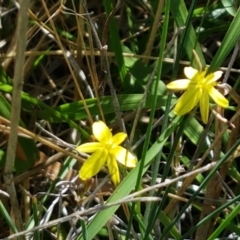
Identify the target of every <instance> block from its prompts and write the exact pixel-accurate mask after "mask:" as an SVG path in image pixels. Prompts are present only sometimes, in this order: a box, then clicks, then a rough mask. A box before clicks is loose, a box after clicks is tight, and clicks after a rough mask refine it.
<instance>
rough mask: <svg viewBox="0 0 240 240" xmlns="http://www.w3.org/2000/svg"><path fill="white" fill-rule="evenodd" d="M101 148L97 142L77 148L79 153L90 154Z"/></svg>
mask: <svg viewBox="0 0 240 240" xmlns="http://www.w3.org/2000/svg"><path fill="white" fill-rule="evenodd" d="M100 148H102V144H101V143H98V142H92V143H84V144H82V145H79V146H78V147H77V150H78V151H79V152H84V153H92V152H95V151H97V150H99V149H100Z"/></svg>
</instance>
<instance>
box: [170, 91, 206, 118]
mask: <svg viewBox="0 0 240 240" xmlns="http://www.w3.org/2000/svg"><path fill="white" fill-rule="evenodd" d="M200 97H201V91H200V89H199V88H194V89H189V90H188V91H186V92H185V93H184V94H183V95H182V96H181V97H180V98H179V99H178V102H177V104H176V106H175V108H174V112H175V114H177V115H179V116H182V115H184V114H186V113H188V112H190V111H191V110H192V109H193V108H194V107H195V106H196V105H197V104H198V101H199V99H200Z"/></svg>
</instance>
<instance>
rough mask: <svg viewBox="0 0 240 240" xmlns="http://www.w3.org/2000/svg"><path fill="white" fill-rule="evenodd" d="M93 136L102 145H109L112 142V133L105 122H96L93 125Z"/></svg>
mask: <svg viewBox="0 0 240 240" xmlns="http://www.w3.org/2000/svg"><path fill="white" fill-rule="evenodd" d="M92 130H93V136H94V137H95V138H96V139H97V140H98V141H99V142H101V143H104V144H105V143H108V142H109V141H111V140H112V133H111V131H110V129H109V128H108V127H107V125H106V124H105V123H104V122H103V121H97V122H94V123H93V125H92Z"/></svg>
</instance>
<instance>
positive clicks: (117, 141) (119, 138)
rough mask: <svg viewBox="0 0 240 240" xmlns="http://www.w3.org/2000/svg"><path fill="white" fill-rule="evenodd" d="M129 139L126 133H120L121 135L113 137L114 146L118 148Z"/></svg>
mask: <svg viewBox="0 0 240 240" xmlns="http://www.w3.org/2000/svg"><path fill="white" fill-rule="evenodd" d="M126 137H127V134H126V133H124V132H120V133H117V134H115V135H114V136H113V138H112V140H113V144H114V145H115V146H118V145H120V144H121V143H122V142H123V141H124V140H125V139H126Z"/></svg>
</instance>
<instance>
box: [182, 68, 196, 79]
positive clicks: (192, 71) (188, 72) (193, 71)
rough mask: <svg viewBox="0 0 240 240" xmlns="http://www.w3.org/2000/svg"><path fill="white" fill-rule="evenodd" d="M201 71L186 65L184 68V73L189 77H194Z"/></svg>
mask: <svg viewBox="0 0 240 240" xmlns="http://www.w3.org/2000/svg"><path fill="white" fill-rule="evenodd" d="M197 73H199V72H198V70H196V69H194V68H192V67H185V68H184V74H185V76H186V77H187V78H188V79H193V78H194V76H195V75H196V74H197Z"/></svg>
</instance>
